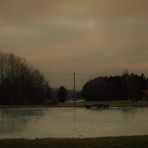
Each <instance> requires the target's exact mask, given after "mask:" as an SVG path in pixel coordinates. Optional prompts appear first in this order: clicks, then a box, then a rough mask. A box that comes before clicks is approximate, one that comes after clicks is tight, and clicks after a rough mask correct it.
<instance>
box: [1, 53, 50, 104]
mask: <svg viewBox="0 0 148 148" xmlns="http://www.w3.org/2000/svg"><path fill="white" fill-rule="evenodd" d="M50 98H51V88H50V87H49V85H48V82H47V81H46V80H45V79H44V77H43V75H42V74H41V73H40V72H39V70H37V69H35V68H33V67H31V66H28V64H27V62H26V60H25V59H24V58H21V57H19V56H16V55H14V54H13V53H11V54H4V53H0V104H13V105H14V104H16V105H17V104H42V103H44V102H45V100H46V99H50Z"/></svg>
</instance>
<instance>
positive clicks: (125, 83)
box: [82, 73, 148, 100]
mask: <svg viewBox="0 0 148 148" xmlns="http://www.w3.org/2000/svg"><path fill="white" fill-rule="evenodd" d="M147 88H148V78H146V76H144V74H141V75H137V74H134V73H131V74H128V73H124V74H123V75H118V76H105V77H97V78H95V79H93V80H90V81H88V82H87V83H86V84H85V85H84V87H83V89H82V96H83V98H85V99H86V100H127V99H133V100H134V99H135V100H138V99H142V98H143V96H144V94H143V90H146V89H147Z"/></svg>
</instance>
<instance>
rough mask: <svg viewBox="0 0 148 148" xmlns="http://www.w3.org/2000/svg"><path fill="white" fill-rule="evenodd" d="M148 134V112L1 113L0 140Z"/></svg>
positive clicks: (46, 110) (43, 110)
mask: <svg viewBox="0 0 148 148" xmlns="http://www.w3.org/2000/svg"><path fill="white" fill-rule="evenodd" d="M146 134H148V108H111V109H98V110H87V109H85V108H76V109H75V110H74V109H73V108H5V109H0V139H3V138H28V139H34V138H54V137H59V138H64V137H67V138H72V137H76V138H78V137H79V138H85V137H106V136H128V135H146Z"/></svg>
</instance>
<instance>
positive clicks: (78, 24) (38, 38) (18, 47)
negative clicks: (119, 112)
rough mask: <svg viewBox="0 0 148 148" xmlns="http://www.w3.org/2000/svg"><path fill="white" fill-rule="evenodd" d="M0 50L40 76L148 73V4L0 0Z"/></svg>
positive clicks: (135, 0) (147, 0) (136, 0)
mask: <svg viewBox="0 0 148 148" xmlns="http://www.w3.org/2000/svg"><path fill="white" fill-rule="evenodd" d="M0 51H3V52H13V53H15V54H17V55H20V56H23V57H25V58H26V59H27V60H28V61H29V63H30V64H31V65H33V66H35V67H37V68H39V69H40V70H41V72H74V71H75V72H78V73H86V74H94V75H96V74H100V75H101V74H105V75H108V74H119V73H122V72H123V71H124V69H129V71H130V72H136V73H145V74H148V0H0Z"/></svg>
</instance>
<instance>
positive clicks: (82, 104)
mask: <svg viewBox="0 0 148 148" xmlns="http://www.w3.org/2000/svg"><path fill="white" fill-rule="evenodd" d="M91 104H108V105H109V106H110V107H148V101H131V100H130V101H89V102H88V101H76V102H75V106H76V107H85V105H91ZM73 106H74V102H73V101H66V102H65V103H58V104H44V105H0V108H17V107H20V108H22V107H73Z"/></svg>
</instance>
